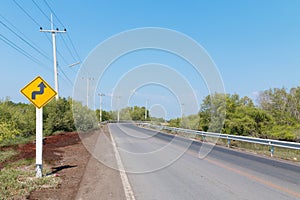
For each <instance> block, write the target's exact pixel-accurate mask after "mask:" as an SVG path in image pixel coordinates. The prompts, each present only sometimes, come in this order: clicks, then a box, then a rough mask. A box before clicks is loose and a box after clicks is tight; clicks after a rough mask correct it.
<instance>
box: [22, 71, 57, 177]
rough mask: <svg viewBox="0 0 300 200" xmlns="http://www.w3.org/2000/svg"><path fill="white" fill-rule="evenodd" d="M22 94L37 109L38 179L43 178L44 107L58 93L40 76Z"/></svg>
mask: <svg viewBox="0 0 300 200" xmlns="http://www.w3.org/2000/svg"><path fill="white" fill-rule="evenodd" d="M21 93H22V94H23V95H24V96H25V97H26V98H27V99H28V100H29V101H30V102H31V103H32V104H33V105H34V106H35V107H36V140H35V143H36V177H38V178H40V177H42V176H43V106H45V105H46V104H47V103H48V102H49V101H50V100H51V99H52V98H53V97H55V96H56V94H57V93H56V92H55V91H54V90H53V89H52V88H51V87H50V85H49V84H48V83H47V82H46V81H44V80H43V79H42V78H41V77H40V76H38V77H36V78H35V79H33V80H32V81H31V82H30V83H28V84H27V85H26V86H25V87H24V88H23V89H22V90H21Z"/></svg>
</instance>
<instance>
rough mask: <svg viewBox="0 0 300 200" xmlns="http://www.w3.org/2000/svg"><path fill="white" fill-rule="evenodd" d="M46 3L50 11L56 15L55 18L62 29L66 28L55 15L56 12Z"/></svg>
mask: <svg viewBox="0 0 300 200" xmlns="http://www.w3.org/2000/svg"><path fill="white" fill-rule="evenodd" d="M44 3H45V4H46V6H47V7H48V8H49V10H50V11H51V13H52V14H53V15H54V17H55V18H56V19H57V21H58V22H59V23H60V25H61V26H62V27H64V28H65V26H64V24H63V23H62V22H61V21H60V19H59V18H58V17H57V15H56V14H55V12H54V11H53V10H52V8H51V7H50V5H49V4H48V3H47V1H46V0H44Z"/></svg>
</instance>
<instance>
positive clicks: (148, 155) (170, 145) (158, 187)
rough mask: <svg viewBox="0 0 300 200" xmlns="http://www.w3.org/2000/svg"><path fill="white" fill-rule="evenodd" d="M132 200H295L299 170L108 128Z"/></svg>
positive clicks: (128, 128)
mask: <svg viewBox="0 0 300 200" xmlns="http://www.w3.org/2000/svg"><path fill="white" fill-rule="evenodd" d="M109 129H110V132H111V134H112V136H113V138H114V140H115V143H116V147H117V148H116V149H117V151H118V153H119V155H120V158H121V161H122V163H123V165H124V169H125V171H126V172H127V173H126V174H127V177H128V180H129V183H130V185H131V188H132V191H133V194H134V197H135V199H138V200H148V199H151V200H153V199H163V200H166V199H172V200H176V199H178V200H183V199H205V200H209V199H222V200H223V199H255V200H259V199H272V200H276V199H280V200H284V199H286V200H291V199H300V167H299V166H298V165H294V164H291V163H288V162H281V161H276V160H272V159H269V158H264V157H260V156H256V155H253V154H249V153H244V152H239V151H236V150H231V149H228V148H224V147H219V146H215V147H214V148H213V149H212V151H211V152H210V153H209V154H208V156H206V157H205V158H204V159H200V158H199V150H200V149H201V146H202V144H201V143H199V142H195V141H192V140H186V139H183V138H180V137H174V136H172V135H167V134H163V133H158V132H155V131H151V130H147V129H143V128H139V127H136V126H134V125H132V124H110V125H109Z"/></svg>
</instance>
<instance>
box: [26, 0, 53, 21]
mask: <svg viewBox="0 0 300 200" xmlns="http://www.w3.org/2000/svg"><path fill="white" fill-rule="evenodd" d="M31 1H32V2H33V3H34V5H35V6H36V7H37V8H38V9H39V11H40V12H41V13H42V14H43V15H44V16H45V17H46V18H47V19H48V21H49V22H51V19H50V18H49V17H48V15H47V14H46V13H45V12H44V11H43V10H42V9H41V7H40V6H39V5H38V4H37V3H36V2H35V1H34V0H31Z"/></svg>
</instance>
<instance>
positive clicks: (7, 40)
mask: <svg viewBox="0 0 300 200" xmlns="http://www.w3.org/2000/svg"><path fill="white" fill-rule="evenodd" d="M0 36H1V38H0V39H1V40H2V41H3V42H5V43H6V44H7V45H9V46H10V47H12V48H13V49H15V50H16V51H18V52H19V53H21V54H22V55H24V56H25V57H27V58H28V59H30V60H31V61H33V62H35V63H36V64H38V65H43V63H42V62H41V61H39V60H38V59H36V58H35V57H33V56H32V55H30V54H29V53H27V52H26V51H25V50H24V49H22V48H21V47H19V46H18V45H16V44H15V43H14V42H12V41H11V40H9V39H8V38H7V37H5V36H4V35H2V34H0Z"/></svg>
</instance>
